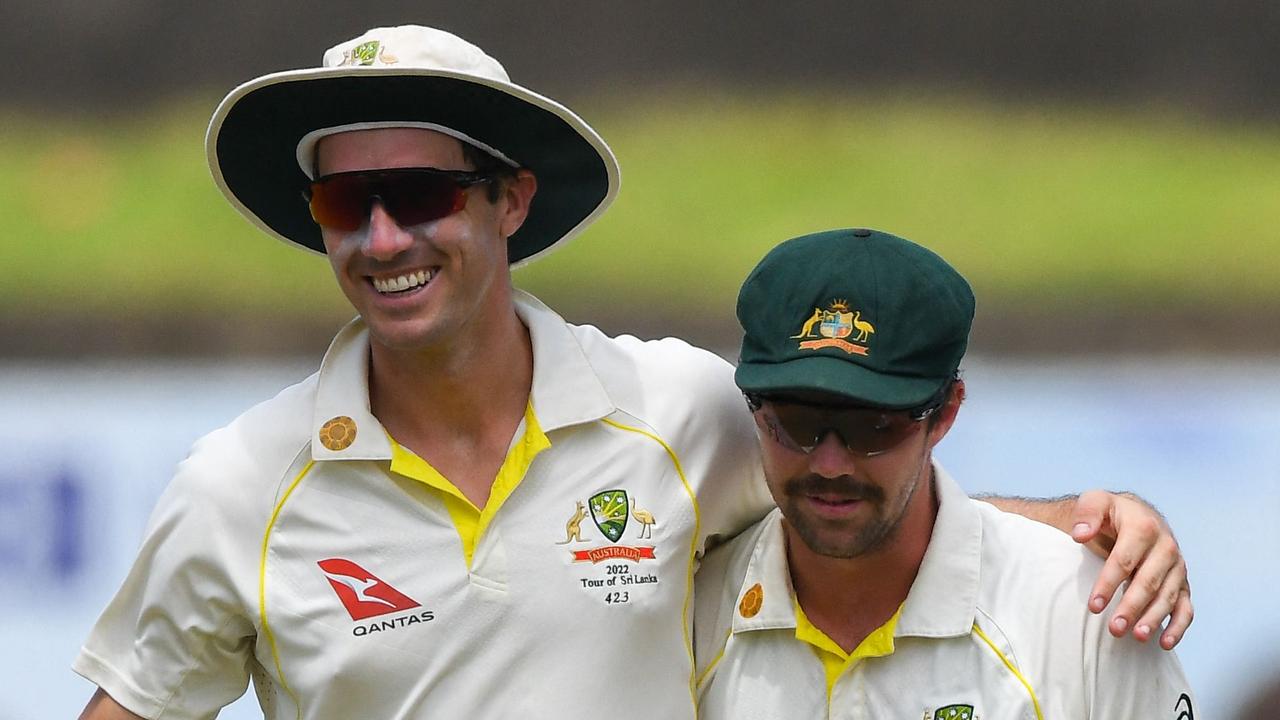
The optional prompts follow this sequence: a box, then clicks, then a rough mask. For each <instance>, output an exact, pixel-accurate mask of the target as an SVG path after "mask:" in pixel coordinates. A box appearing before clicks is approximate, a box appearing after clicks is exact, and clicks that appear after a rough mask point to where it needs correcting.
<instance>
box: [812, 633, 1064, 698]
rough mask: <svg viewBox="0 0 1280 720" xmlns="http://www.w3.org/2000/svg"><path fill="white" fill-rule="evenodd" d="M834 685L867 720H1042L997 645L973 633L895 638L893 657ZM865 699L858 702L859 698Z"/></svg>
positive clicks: (1022, 679)
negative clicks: (884, 716) (899, 719)
mask: <svg viewBox="0 0 1280 720" xmlns="http://www.w3.org/2000/svg"><path fill="white" fill-rule="evenodd" d="M860 670H861V672H858V671H855V675H859V676H860V677H846V678H844V679H843V682H842V683H837V693H833V698H832V699H833V713H832V717H843V716H842V715H839V714H838V713H835V712H834V710H835V708H836V706H837V702H838V698H837V696H838V695H839V694H840V693H839V691H840V690H841V687H840V686H841V685H842V684H845V683H848V685H849V687H847V688H845V690H846V692H848V697H847V698H845V699H846V700H848V701H850V702H854V703H861V702H865V703H866V705H867V707H868V708H869V709H870V710H872V714H871V716H872V717H875V716H877V713H876V712H875V710H877V709H878V710H879V711H880V712H881V713H882V712H883V711H884V710H885V709H886V708H893V709H894V710H895V711H897V712H901V713H903V717H916V718H924V719H925V720H978V719H979V718H981V720H1042V716H1041V714H1040V710H1039V707H1038V699H1037V698H1036V696H1035V689H1034V688H1033V687H1032V686H1031V685H1030V683H1029V681H1027V679H1026V678H1025V676H1024V675H1022V673H1021V671H1020V670H1019V669H1018V668H1017V665H1016V663H1015V662H1014V659H1013V658H1012V657H1008V656H1007V655H1006V654H1005V653H1004V651H1003V650H1002V648H1001V647H1000V644H999V643H998V642H996V641H994V640H992V639H988V638H986V637H984V636H983V635H982V634H981V632H980V631H979V630H977V629H976V628H975V630H974V632H972V633H970V634H969V635H968V636H966V637H958V638H949V639H945V640H938V639H927V638H898V639H897V648H896V649H895V652H894V653H893V654H892V655H890V656H888V657H884V658H873V659H871V660H868V661H866V662H865V663H864V665H863V667H862V668H861V669H860ZM859 696H861V698H865V700H862V699H860V698H859ZM966 716H967V717H966Z"/></svg>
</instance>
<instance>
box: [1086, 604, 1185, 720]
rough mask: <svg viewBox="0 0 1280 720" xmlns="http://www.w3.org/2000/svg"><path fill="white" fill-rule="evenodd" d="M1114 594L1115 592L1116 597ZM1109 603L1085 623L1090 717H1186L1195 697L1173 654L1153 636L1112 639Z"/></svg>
mask: <svg viewBox="0 0 1280 720" xmlns="http://www.w3.org/2000/svg"><path fill="white" fill-rule="evenodd" d="M1118 597H1119V594H1117V599H1118ZM1115 604H1116V603H1115V601H1113V602H1112V606H1111V607H1109V608H1108V609H1106V610H1104V611H1103V612H1102V613H1100V614H1098V615H1092V616H1091V617H1090V618H1089V620H1088V621H1087V623H1086V631H1085V632H1086V642H1087V643H1088V644H1089V645H1090V646H1091V647H1088V648H1086V656H1085V658H1086V659H1085V668H1084V669H1085V678H1084V686H1085V690H1086V695H1087V697H1086V703H1087V707H1088V709H1089V712H1088V717H1089V718H1090V720H1129V719H1130V718H1168V720H1191V718H1193V717H1195V709H1196V708H1195V707H1194V703H1195V699H1194V695H1193V694H1192V692H1191V687H1190V684H1189V683H1188V682H1187V678H1186V676H1185V675H1184V674H1183V671H1182V663H1180V662H1179V661H1178V656H1177V655H1176V654H1175V653H1173V652H1171V651H1166V650H1164V649H1162V648H1161V647H1160V646H1159V644H1158V643H1157V642H1156V641H1155V639H1154V638H1153V639H1152V640H1150V641H1148V642H1145V643H1143V642H1138V641H1137V640H1134V639H1133V638H1132V637H1127V636H1126V637H1121V638H1116V637H1112V636H1111V634H1110V633H1108V632H1107V630H1106V623H1107V620H1108V619H1109V618H1110V617H1111V613H1112V612H1113V611H1114V608H1115Z"/></svg>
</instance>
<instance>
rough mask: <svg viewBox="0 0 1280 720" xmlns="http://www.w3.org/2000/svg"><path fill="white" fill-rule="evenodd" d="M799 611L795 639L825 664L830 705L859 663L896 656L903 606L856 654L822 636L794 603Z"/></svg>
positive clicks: (860, 644)
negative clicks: (834, 690) (836, 689)
mask: <svg viewBox="0 0 1280 720" xmlns="http://www.w3.org/2000/svg"><path fill="white" fill-rule="evenodd" d="M795 611H796V639H797V640H802V641H804V642H806V643H809V644H810V645H811V646H813V651H814V654H815V655H817V656H818V659H819V660H821V661H822V669H823V670H824V671H825V672H826V676H827V701H828V702H830V701H831V690H832V688H834V687H835V686H836V680H838V679H839V678H840V676H841V675H843V674H844V673H845V672H847V671H848V670H849V668H851V667H853V666H854V665H856V664H857V663H858V661H860V660H863V659H865V658H874V657H884V656H886V655H892V654H893V649H894V645H893V632H894V630H895V629H896V628H897V627H898V618H899V617H900V616H901V615H902V606H901V605H899V606H898V609H897V610H895V611H894V613H893V615H892V616H891V617H890V618H889V619H888V620H886V621H885V622H884V624H883V625H881V626H880V627H878V628H876V629H875V630H872V631H871V633H870V634H869V635H867V636H866V637H865V638H863V639H862V642H860V643H858V647H856V648H854V649H853V652H851V653H846V652H845V651H844V648H842V647H840V646H839V645H837V644H836V641H835V640H832V639H831V638H830V637H828V636H827V634H826V633H824V632H822V630H820V629H819V628H818V626H817V625H814V624H813V623H812V622H811V621H810V620H809V618H808V616H807V615H805V614H804V609H803V608H801V607H800V603H799V601H797V602H796V603H795Z"/></svg>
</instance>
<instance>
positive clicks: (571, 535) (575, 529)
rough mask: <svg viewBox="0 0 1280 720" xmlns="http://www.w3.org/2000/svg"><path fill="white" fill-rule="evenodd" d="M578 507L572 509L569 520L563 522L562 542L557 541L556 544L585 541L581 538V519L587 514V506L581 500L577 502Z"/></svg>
mask: <svg viewBox="0 0 1280 720" xmlns="http://www.w3.org/2000/svg"><path fill="white" fill-rule="evenodd" d="M577 505H578V509H577V510H575V511H574V513H573V517H571V518H569V522H567V523H565V524H564V542H558V543H556V544H557V545H568V544H569V543H570V542H575V541H576V542H586V540H583V539H582V519H583V518H585V517H586V516H587V508H586V507H584V506H583V504H582V502H581V501H579V502H578V503H577Z"/></svg>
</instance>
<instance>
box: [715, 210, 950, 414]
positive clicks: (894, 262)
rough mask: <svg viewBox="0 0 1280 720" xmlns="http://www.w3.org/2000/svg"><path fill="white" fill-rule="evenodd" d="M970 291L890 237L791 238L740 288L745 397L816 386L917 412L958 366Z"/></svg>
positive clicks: (918, 250)
mask: <svg viewBox="0 0 1280 720" xmlns="http://www.w3.org/2000/svg"><path fill="white" fill-rule="evenodd" d="M973 309H974V301H973V291H972V290H971V289H970V288H969V283H968V282H966V281H965V279H964V278H963V277H961V276H960V273H958V272H956V270H955V269H954V268H952V267H951V266H950V265H948V264H947V262H946V261H945V260H943V259H942V258H940V257H938V256H937V255H936V254H934V253H933V252H931V251H930V250H928V249H926V248H923V247H921V246H919V245H916V244H915V243H913V242H911V241H909V240H904V239H902V238H900V237H897V236H895V235H890V234H889V233H884V232H879V231H875V230H865V229H849V230H828V231H826V232H819V233H813V234H810V235H804V236H801V237H798V238H794V239H791V240H788V241H786V242H784V243H782V244H781V245H778V246H777V247H776V248H774V249H773V250H772V251H770V252H769V254H768V255H766V256H765V257H764V259H763V260H761V261H760V264H759V265H757V266H756V268H755V269H754V270H752V271H751V274H750V275H749V276H748V277H747V280H746V282H745V283H744V284H743V286H742V291H741V293H740V294H739V295H738V321H739V322H740V323H741V324H742V329H743V337H742V352H741V355H740V356H739V361H738V369H737V372H736V374H735V379H736V380H737V383H738V387H740V388H741V389H742V390H743V391H744V392H746V393H748V394H751V393H758V394H771V393H779V392H785V393H786V394H788V395H791V396H794V395H796V394H797V393H815V394H820V395H828V396H830V395H835V396H842V397H844V398H848V399H849V400H851V401H854V402H857V403H859V404H865V405H872V406H876V407H883V408H913V407H918V406H920V405H922V404H924V403H926V402H928V401H929V400H930V399H931V398H933V397H934V396H935V395H937V394H938V393H939V392H940V390H941V389H942V387H943V386H944V385H945V384H946V383H947V381H948V380H950V379H951V378H952V377H953V376H954V375H955V372H956V368H957V367H959V365H960V358H961V357H963V356H964V351H965V347H966V345H967V344H968V340H969V328H970V326H971V325H972V323H973Z"/></svg>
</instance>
